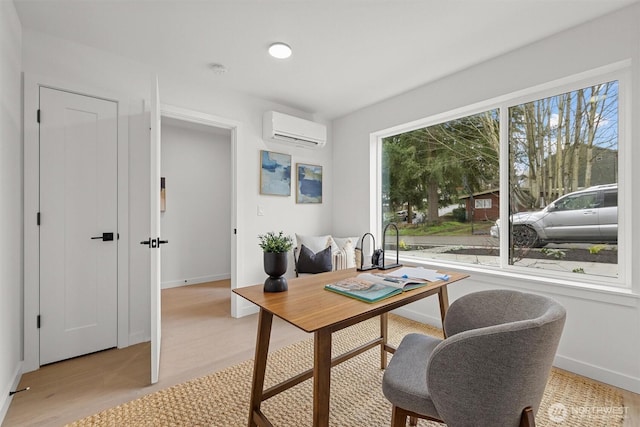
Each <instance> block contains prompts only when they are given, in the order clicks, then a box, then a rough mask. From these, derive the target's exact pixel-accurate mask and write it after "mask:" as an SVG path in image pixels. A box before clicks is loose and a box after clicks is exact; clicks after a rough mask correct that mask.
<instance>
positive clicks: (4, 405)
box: [0, 362, 26, 425]
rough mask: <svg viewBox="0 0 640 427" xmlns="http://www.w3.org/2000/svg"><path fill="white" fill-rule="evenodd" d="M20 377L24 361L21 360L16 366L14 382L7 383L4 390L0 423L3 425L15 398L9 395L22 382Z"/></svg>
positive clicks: (0, 407)
mask: <svg viewBox="0 0 640 427" xmlns="http://www.w3.org/2000/svg"><path fill="white" fill-rule="evenodd" d="M20 378H22V362H19V363H18V366H17V367H16V370H15V372H14V374H13V381H12V383H11V384H7V385H6V386H5V387H4V389H3V391H2V398H1V399H2V400H1V401H0V425H2V423H3V422H4V417H5V416H6V415H7V411H9V405H11V401H12V400H13V396H9V392H10V391H13V390H15V389H16V388H18V384H20ZM25 393H26V392H25Z"/></svg>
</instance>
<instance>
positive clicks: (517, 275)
mask: <svg viewBox="0 0 640 427" xmlns="http://www.w3.org/2000/svg"><path fill="white" fill-rule="evenodd" d="M400 262H401V263H403V264H405V265H414V266H422V267H425V268H436V269H444V270H455V271H459V272H463V273H467V274H470V275H471V278H472V279H473V280H476V281H479V282H484V283H486V284H489V285H497V286H505V287H510V288H516V289H519V290H523V291H530V292H544V293H548V294H555V295H562V296H568V297H574V298H583V299H588V300H593V301H600V302H607V303H610V304H617V305H622V306H626V307H638V306H640V295H639V294H637V293H635V292H634V291H633V290H632V289H630V288H626V287H618V286H611V285H597V284H593V283H585V282H578V281H573V280H566V279H557V278H548V277H544V276H535V275H531V274H526V273H523V272H519V271H512V270H503V269H500V268H492V267H487V266H480V265H470V264H461V263H455V262H446V261H442V260H428V259H424V258H414V257H407V256H404V257H403V256H400Z"/></svg>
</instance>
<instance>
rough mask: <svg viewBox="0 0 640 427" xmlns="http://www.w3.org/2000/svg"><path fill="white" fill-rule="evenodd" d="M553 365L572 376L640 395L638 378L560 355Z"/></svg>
mask: <svg viewBox="0 0 640 427" xmlns="http://www.w3.org/2000/svg"><path fill="white" fill-rule="evenodd" d="M553 365H554V366H556V367H558V368H560V369H564V370H565V371H569V372H573V373H574V374H578V375H582V376H584V377H587V378H591V379H594V380H596V381H600V382H602V383H605V384H609V385H612V386H614V387H619V388H623V389H625V390H629V391H631V392H633V393H640V378H637V377H632V376H629V375H626V374H623V373H621V372H616V371H612V370H610V369H606V368H602V367H600V366H595V365H592V364H590V363H586V362H583V361H581V360H577V359H572V358H570V357H566V356H562V355H560V354H557V355H556V357H555V359H554V360H553Z"/></svg>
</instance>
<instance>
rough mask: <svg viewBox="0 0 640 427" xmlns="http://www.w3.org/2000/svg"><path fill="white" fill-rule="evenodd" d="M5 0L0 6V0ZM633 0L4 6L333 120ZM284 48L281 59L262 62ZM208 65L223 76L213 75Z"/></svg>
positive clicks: (37, 25)
mask: <svg viewBox="0 0 640 427" xmlns="http://www.w3.org/2000/svg"><path fill="white" fill-rule="evenodd" d="M0 1H5V0H0ZM636 1H638V0H288V1H282V0H226V1H223V0H208V1H205V0H200V1H194V0H172V1H158V0H155V1H154V0H135V1H132V0H129V1H127V0H75V1H72V0H14V3H15V5H16V9H17V11H18V15H19V17H20V21H21V23H22V25H23V28H24V29H25V30H35V31H40V32H43V33H47V34H51V35H54V36H57V37H61V38H64V39H69V40H73V41H76V42H79V43H83V44H86V45H89V46H93V47H96V48H99V49H103V50H106V51H109V52H113V53H116V54H118V55H121V56H124V57H127V58H131V59H134V60H137V61H139V62H142V63H145V64H148V65H150V66H151V67H152V68H153V69H155V70H157V71H158V74H160V75H162V74H169V75H174V76H181V78H184V79H188V80H189V81H191V82H194V83H196V84H202V85H204V86H205V87H208V88H214V89H219V90H221V91H238V92H241V93H244V94H247V95H250V96H255V97H259V98H264V99H267V100H269V101H274V102H277V103H280V104H284V105H287V106H290V107H293V108H297V109H300V110H302V111H305V112H308V113H309V114H315V115H318V116H321V117H324V118H326V119H334V118H336V117H340V116H343V115H345V114H348V113H350V112H352V111H355V110H358V109H360V108H363V107H365V106H367V105H370V104H373V103H375V102H378V101H380V100H383V99H385V98H389V97H391V96H394V95H397V94H400V93H403V92H406V91H408V90H411V89H413V88H415V87H418V86H420V85H423V84H425V83H428V82H431V81H434V80H437V79H438V78H441V77H443V76H445V75H448V74H451V73H454V72H456V71H459V70H462V69H465V68H468V67H470V66H472V65H474V64H477V63H480V62H482V61H485V60H487V59H490V58H492V57H495V56H497V55H500V54H502V53H505V52H508V51H510V50H513V49H517V48H518V47H521V46H524V45H526V44H529V43H531V42H533V41H536V40H539V39H541V38H543V37H546V36H549V35H551V34H554V33H557V32H560V31H563V30H565V29H567V28H570V27H573V26H575V25H578V24H580V23H582V22H586V21H589V20H591V19H593V18H595V17H598V16H601V15H604V14H606V13H609V12H611V11H613V10H616V9H619V8H621V7H624V6H626V5H629V4H631V3H635V2H636ZM275 41H283V42H285V43H287V44H289V45H290V46H291V47H292V48H293V55H292V56H291V58H289V59H286V60H276V59H273V58H271V57H269V55H268V54H267V47H268V46H269V45H270V44H271V43H272V42H275ZM212 63H221V64H223V65H224V66H225V67H226V68H227V69H228V71H227V72H226V73H224V74H216V73H213V72H212V70H211V68H210V65H211V64H212Z"/></svg>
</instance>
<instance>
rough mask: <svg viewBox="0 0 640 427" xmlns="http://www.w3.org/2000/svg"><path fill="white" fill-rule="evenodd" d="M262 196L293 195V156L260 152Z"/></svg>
mask: <svg viewBox="0 0 640 427" xmlns="http://www.w3.org/2000/svg"><path fill="white" fill-rule="evenodd" d="M260 194H266V195H272V196H290V195H291V155H289V154H282V153H274V152H272V151H266V150H260Z"/></svg>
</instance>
